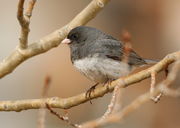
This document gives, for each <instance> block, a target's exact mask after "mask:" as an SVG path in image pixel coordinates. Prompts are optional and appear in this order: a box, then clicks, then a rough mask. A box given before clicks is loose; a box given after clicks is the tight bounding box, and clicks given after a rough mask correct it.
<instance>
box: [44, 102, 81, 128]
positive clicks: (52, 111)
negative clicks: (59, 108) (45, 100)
mask: <svg viewBox="0 0 180 128" xmlns="http://www.w3.org/2000/svg"><path fill="white" fill-rule="evenodd" d="M46 107H47V109H48V110H49V111H50V113H52V114H53V115H55V116H56V117H58V118H59V119H60V120H62V121H64V122H66V123H67V124H68V125H71V126H73V127H75V128H80V127H81V126H80V125H78V124H74V123H72V122H70V121H69V119H68V118H67V116H61V115H59V114H58V113H57V112H55V111H54V110H53V109H52V108H51V107H50V106H49V105H48V104H46Z"/></svg>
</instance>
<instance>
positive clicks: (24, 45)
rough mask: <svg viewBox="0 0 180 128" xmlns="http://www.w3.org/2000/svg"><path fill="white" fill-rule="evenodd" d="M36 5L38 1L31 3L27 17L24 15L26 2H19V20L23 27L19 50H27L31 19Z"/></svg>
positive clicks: (34, 0)
mask: <svg viewBox="0 0 180 128" xmlns="http://www.w3.org/2000/svg"><path fill="white" fill-rule="evenodd" d="M35 3H36V0H31V1H29V5H28V9H27V11H26V13H25V15H24V14H23V12H24V9H23V6H24V0H19V3H18V11H17V19H18V21H19V24H20V25H21V35H20V38H19V48H20V49H25V48H27V44H28V34H29V31H30V29H29V24H30V18H31V15H32V10H33V7H34V5H35Z"/></svg>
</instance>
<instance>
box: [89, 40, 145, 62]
mask: <svg viewBox="0 0 180 128" xmlns="http://www.w3.org/2000/svg"><path fill="white" fill-rule="evenodd" d="M93 43H94V44H93V45H94V46H95V47H94V48H91V50H92V52H91V53H98V54H99V55H100V56H101V57H105V58H110V59H113V60H115V61H121V60H122V59H123V56H124V55H125V54H124V53H123V46H124V45H123V43H122V42H120V41H118V40H114V39H112V38H110V39H109V38H108V39H99V40H96V41H95V42H93ZM128 63H129V64H130V65H144V64H146V62H145V61H144V59H142V58H141V57H140V56H138V55H137V54H136V52H135V51H133V50H132V51H131V52H130V54H129V57H128Z"/></svg>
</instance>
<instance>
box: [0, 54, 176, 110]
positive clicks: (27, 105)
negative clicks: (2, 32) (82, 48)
mask: <svg viewBox="0 0 180 128" xmlns="http://www.w3.org/2000/svg"><path fill="white" fill-rule="evenodd" d="M179 57H180V52H179V51H178V52H175V53H172V54H169V55H167V56H166V57H165V58H164V59H163V60H161V61H160V62H158V63H157V64H155V65H154V66H152V67H150V68H148V69H146V70H143V71H140V72H138V73H136V74H132V75H129V76H127V77H124V78H119V79H117V80H115V81H113V82H112V83H111V85H110V86H109V88H108V89H107V87H106V86H103V87H99V88H96V89H95V90H94V91H93V92H92V93H91V98H90V97H88V98H87V97H86V93H82V94H80V95H77V96H74V97H69V98H64V99H63V98H58V97H54V98H47V99H46V103H47V104H48V105H49V106H50V107H51V108H62V109H67V108H71V107H73V106H77V105H79V104H82V103H84V102H86V101H89V100H91V99H94V98H97V97H101V96H103V95H104V94H106V93H108V92H111V91H112V90H113V89H114V87H115V86H117V85H118V86H120V87H121V88H124V87H127V86H129V85H132V84H133V83H137V82H139V81H142V80H144V79H146V78H148V77H150V76H151V72H152V71H156V72H157V73H158V72H160V71H162V70H163V69H164V68H165V67H166V66H167V65H169V64H171V63H173V62H174V61H177V60H178V59H179ZM122 80H123V82H122ZM155 92H156V91H155ZM155 92H154V93H155ZM148 95H149V94H148ZM43 103H44V99H32V100H17V101H1V102H0V111H17V112H18V111H22V110H27V109H39V108H41V107H42V105H43Z"/></svg>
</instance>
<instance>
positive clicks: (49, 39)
mask: <svg viewBox="0 0 180 128" xmlns="http://www.w3.org/2000/svg"><path fill="white" fill-rule="evenodd" d="M109 1H110V0H92V1H91V3H90V4H89V5H88V6H87V7H86V8H85V9H83V10H82V11H81V12H80V13H79V14H78V15H77V16H76V17H75V18H74V19H72V21H71V22H70V23H68V24H67V25H65V26H64V27H62V28H60V29H58V30H56V31H54V32H53V33H51V34H49V35H47V36H45V37H43V38H41V39H40V40H38V41H35V42H32V43H31V44H30V45H29V46H27V42H28V33H29V19H30V17H31V15H32V10H33V7H34V4H35V2H36V0H32V1H30V3H29V6H28V9H27V11H26V14H25V15H23V5H24V0H20V1H19V4H18V11H17V18H18V20H19V22H20V25H21V36H20V47H16V49H15V50H14V51H13V52H12V53H11V55H10V56H8V57H7V58H5V59H4V60H3V61H2V62H1V63H0V78H2V77H4V76H5V75H7V74H9V73H11V72H12V71H13V70H14V69H15V68H16V67H17V66H18V65H19V64H21V63H22V62H24V61H25V60H27V59H29V58H31V57H33V56H35V55H39V54H42V53H44V52H47V51H48V50H50V49H52V48H54V47H57V46H58V45H59V44H60V43H61V41H62V40H63V39H64V38H65V37H66V35H67V33H68V32H69V31H70V30H71V29H73V28H74V27H77V26H80V25H84V24H86V23H87V22H88V21H90V20H92V19H93V18H94V17H95V16H96V15H97V13H98V12H99V11H100V10H102V9H103V7H104V6H105V5H106V4H107V3H108V2H109Z"/></svg>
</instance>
